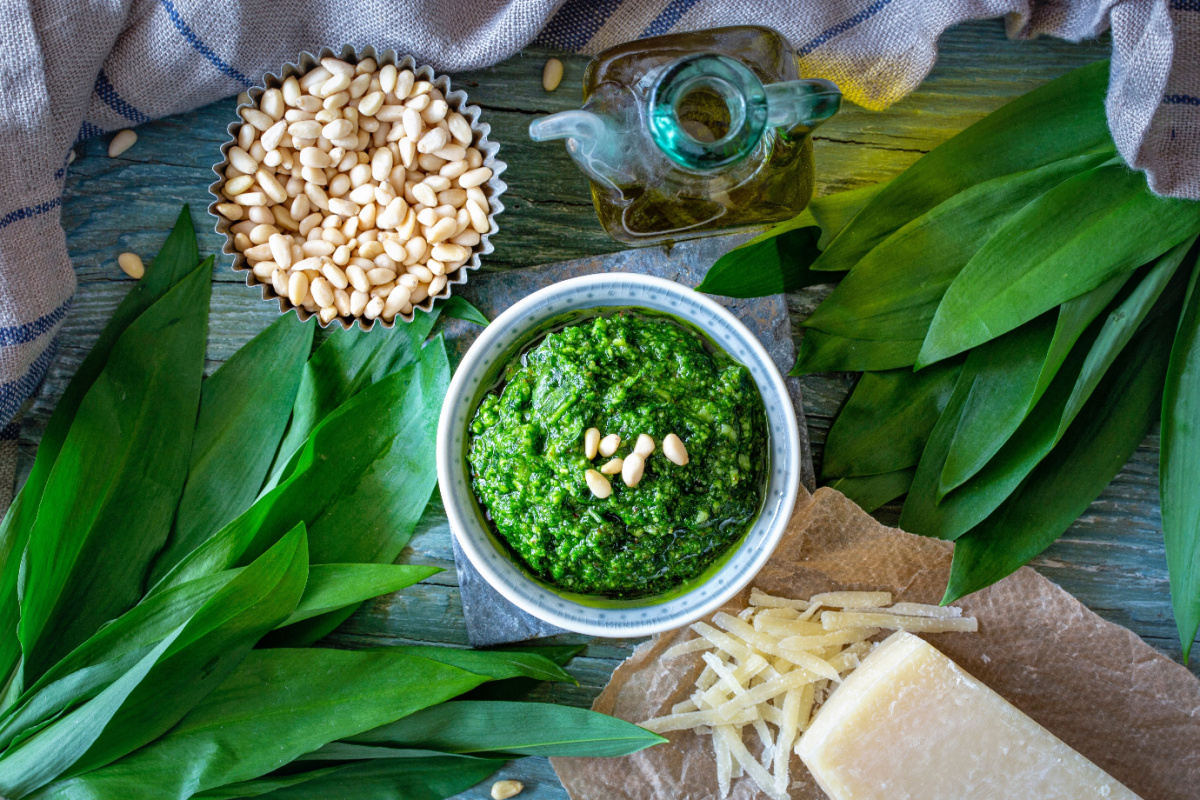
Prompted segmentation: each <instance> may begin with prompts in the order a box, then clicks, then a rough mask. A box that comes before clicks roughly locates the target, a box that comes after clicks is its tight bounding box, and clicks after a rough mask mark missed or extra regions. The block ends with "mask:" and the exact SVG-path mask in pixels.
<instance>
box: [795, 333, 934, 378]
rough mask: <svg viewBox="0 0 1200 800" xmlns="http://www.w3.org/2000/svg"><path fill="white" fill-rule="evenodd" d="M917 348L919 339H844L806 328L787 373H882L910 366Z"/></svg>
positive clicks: (917, 350)
mask: <svg viewBox="0 0 1200 800" xmlns="http://www.w3.org/2000/svg"><path fill="white" fill-rule="evenodd" d="M920 350H921V340H920V339H903V340H900V341H894V342H876V341H872V340H870V339H845V338H843V337H841V336H834V335H832V334H829V333H825V332H823V331H819V330H816V329H815V328H809V329H808V330H807V331H805V332H804V339H803V340H802V341H801V342H800V355H798V356H797V357H796V366H794V367H792V371H791V373H790V374H791V375H795V376H799V375H808V374H809V373H811V372H885V371H887V370H891V369H899V368H901V367H911V366H912V365H913V363H914V362H915V361H916V360H917V353H918V352H920Z"/></svg>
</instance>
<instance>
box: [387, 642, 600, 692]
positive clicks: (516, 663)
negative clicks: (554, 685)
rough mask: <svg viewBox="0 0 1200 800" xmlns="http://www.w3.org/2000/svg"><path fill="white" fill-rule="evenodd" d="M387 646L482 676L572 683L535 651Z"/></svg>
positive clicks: (413, 645)
mask: <svg viewBox="0 0 1200 800" xmlns="http://www.w3.org/2000/svg"><path fill="white" fill-rule="evenodd" d="M390 649H391V650H392V651H393V652H399V653H408V654H409V655H413V656H420V657H421V658H428V659H431V660H433V661H440V662H441V663H443V664H449V665H451V666H454V667H458V668H459V669H465V670H467V671H468V672H474V673H476V674H478V675H485V676H487V677H488V678H489V679H491V680H494V681H501V680H507V679H510V678H533V679H535V680H539V681H561V682H563V683H576V680H575V679H574V678H572V677H571V676H570V674H568V673H567V671H566V670H564V669H563V668H562V667H560V666H559V665H558V664H556V663H554V662H553V661H551V660H550V659H549V658H547V657H546V656H544V655H540V654H538V653H527V652H522V651H520V650H465V649H462V648H458V647H435V646H433V645H417V644H410V645H396V646H395V647H392V648H390Z"/></svg>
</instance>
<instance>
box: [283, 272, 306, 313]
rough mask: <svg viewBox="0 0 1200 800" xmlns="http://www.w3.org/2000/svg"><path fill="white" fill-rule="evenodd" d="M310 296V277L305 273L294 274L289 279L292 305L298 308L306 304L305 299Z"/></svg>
mask: <svg viewBox="0 0 1200 800" xmlns="http://www.w3.org/2000/svg"><path fill="white" fill-rule="evenodd" d="M307 296H308V276H307V275H305V274H304V273H303V272H293V273H292V274H291V277H289V278H288V300H290V301H291V303H292V305H294V306H298V305H301V304H303V303H304V298H305V297H307Z"/></svg>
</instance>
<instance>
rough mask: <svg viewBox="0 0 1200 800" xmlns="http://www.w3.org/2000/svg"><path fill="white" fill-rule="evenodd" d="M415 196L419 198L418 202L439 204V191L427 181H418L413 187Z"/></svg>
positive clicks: (430, 204)
mask: <svg viewBox="0 0 1200 800" xmlns="http://www.w3.org/2000/svg"><path fill="white" fill-rule="evenodd" d="M412 192H413V197H415V198H417V202H419V203H421V205H425V206H430V207H432V206H436V205H437V192H435V191H434V190H433V187H432V186H430V185H429V184H427V183H418V184H417V185H416V186H413V188H412Z"/></svg>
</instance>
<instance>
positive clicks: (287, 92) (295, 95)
mask: <svg viewBox="0 0 1200 800" xmlns="http://www.w3.org/2000/svg"><path fill="white" fill-rule="evenodd" d="M299 99H300V81H298V80H296V76H295V75H292V76H291V77H289V78H287V79H285V80H284V82H283V102H285V103H287V104H288V105H289V106H292V107H295V105H296V101H297V100H299Z"/></svg>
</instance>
